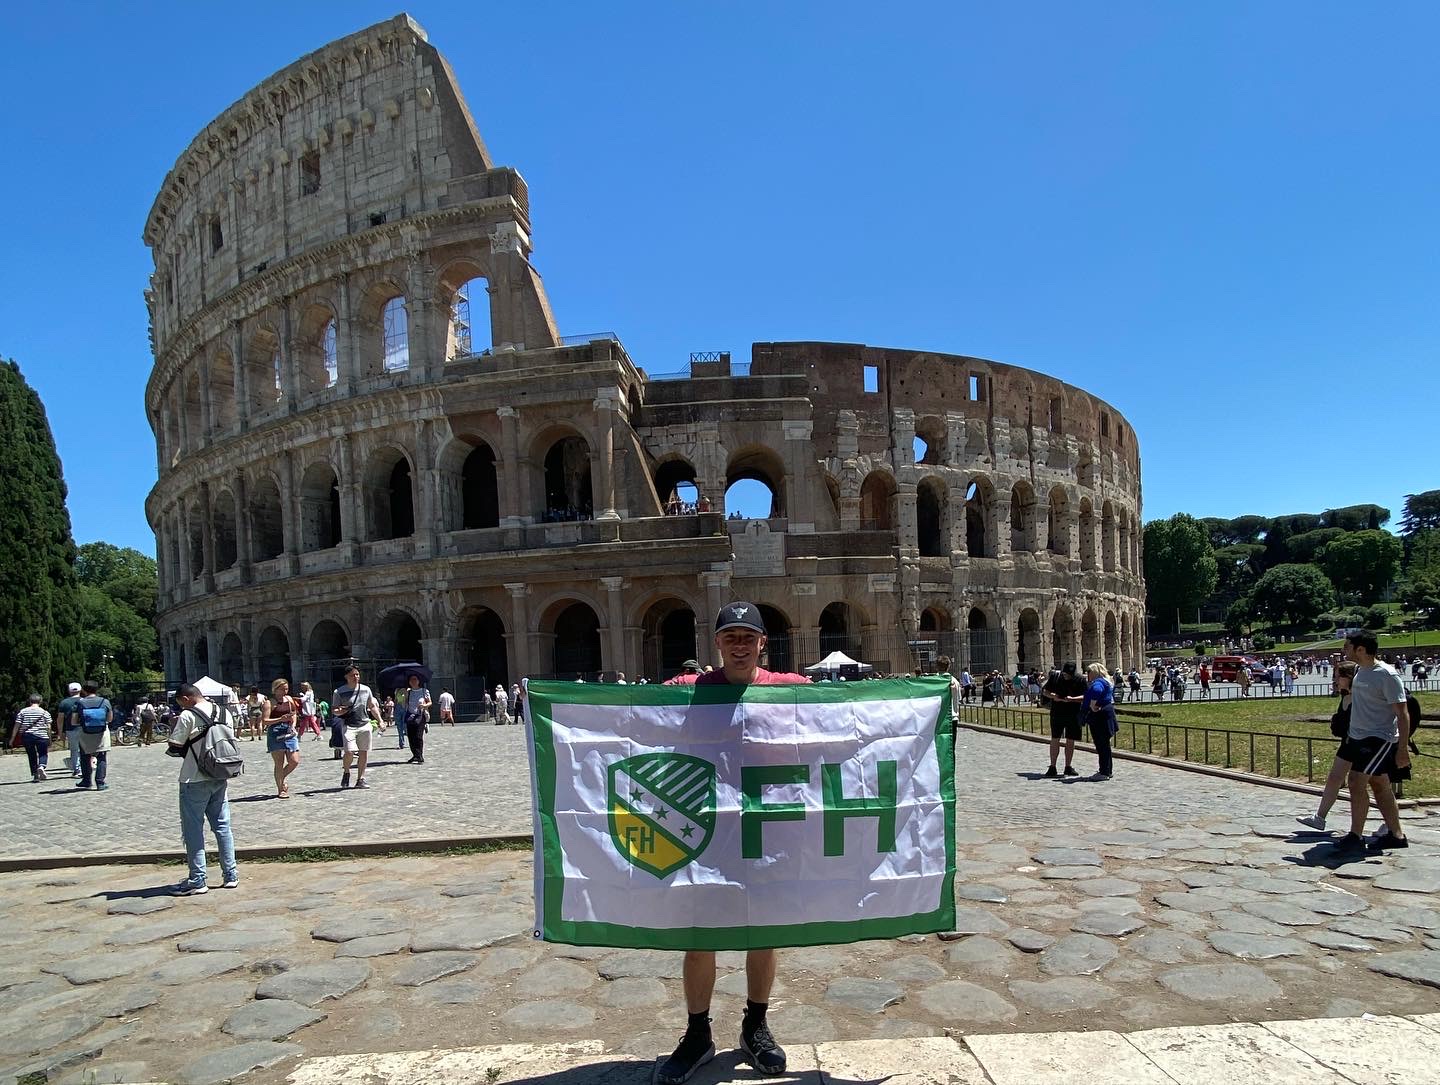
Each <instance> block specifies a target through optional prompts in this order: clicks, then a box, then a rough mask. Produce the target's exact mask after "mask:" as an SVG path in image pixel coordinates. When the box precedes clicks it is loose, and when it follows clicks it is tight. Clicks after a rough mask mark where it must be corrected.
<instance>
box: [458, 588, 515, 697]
mask: <svg viewBox="0 0 1440 1085" xmlns="http://www.w3.org/2000/svg"><path fill="white" fill-rule="evenodd" d="M460 649H461V654H460V658H461V660H462V661H463V662H464V666H465V673H466V675H467V676H468V677H470V678H475V679H479V681H480V687H481V688H482V689H487V690H491V689H494V688H495V687H496V686H497V685H502V686H504V687H505V688H506V689H509V688H510V660H509V656H508V655H507V653H506V650H505V623H504V622H502V621H501V620H500V615H498V614H496V613H495V612H494V611H493V610H491V609H490V608H489V607H481V608H480V609H478V610H476V611H474V612H473V613H471V614H469V615H468V616H467V617H466V618H465V619H464V620H463V621H462V622H461V624H460Z"/></svg>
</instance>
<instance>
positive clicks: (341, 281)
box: [335, 272, 360, 396]
mask: <svg viewBox="0 0 1440 1085" xmlns="http://www.w3.org/2000/svg"><path fill="white" fill-rule="evenodd" d="M335 284H336V287H337V288H338V289H337V293H338V294H339V295H340V320H339V322H338V325H337V327H336V329H335V384H336V386H337V389H338V390H339V392H340V394H341V395H342V396H350V395H353V394H354V393H355V385H356V383H357V382H358V381H359V378H360V357H359V353H360V352H359V348H358V344H357V340H356V336H355V299H354V291H353V290H352V289H351V287H350V276H349V274H348V273H344V272H342V273H341V274H339V275H337V276H335Z"/></svg>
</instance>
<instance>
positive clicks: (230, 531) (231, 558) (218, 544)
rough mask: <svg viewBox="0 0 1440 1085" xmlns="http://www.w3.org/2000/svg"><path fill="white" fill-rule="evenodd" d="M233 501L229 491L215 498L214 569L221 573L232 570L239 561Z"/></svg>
mask: <svg viewBox="0 0 1440 1085" xmlns="http://www.w3.org/2000/svg"><path fill="white" fill-rule="evenodd" d="M236 527H237V524H236V519H235V499H234V498H233V497H232V496H231V495H230V493H229V491H224V492H222V493H220V494H218V495H217V496H216V498H215V569H216V571H217V572H222V571H224V570H225V569H230V568H233V567H234V565H235V562H236V561H238V560H239V554H240V550H239V539H238V537H237V534H236Z"/></svg>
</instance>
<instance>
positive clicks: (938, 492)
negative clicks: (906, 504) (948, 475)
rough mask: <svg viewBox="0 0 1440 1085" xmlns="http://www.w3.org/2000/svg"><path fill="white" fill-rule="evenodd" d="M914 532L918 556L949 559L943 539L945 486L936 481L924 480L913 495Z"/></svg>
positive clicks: (948, 551) (948, 549) (947, 548)
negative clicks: (917, 543)
mask: <svg viewBox="0 0 1440 1085" xmlns="http://www.w3.org/2000/svg"><path fill="white" fill-rule="evenodd" d="M915 531H916V536H917V539H918V542H919V546H920V556H921V557H930V558H943V557H949V555H950V547H949V546H948V545H947V542H946V538H945V486H944V484H943V483H942V482H940V481H939V480H938V479H932V478H927V479H924V480H923V481H922V482H921V483H920V486H919V488H918V489H917V490H916V493H915Z"/></svg>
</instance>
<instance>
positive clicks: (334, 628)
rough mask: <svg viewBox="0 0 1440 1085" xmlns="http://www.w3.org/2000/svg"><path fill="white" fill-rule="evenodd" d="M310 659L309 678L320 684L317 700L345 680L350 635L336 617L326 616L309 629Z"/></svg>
mask: <svg viewBox="0 0 1440 1085" xmlns="http://www.w3.org/2000/svg"><path fill="white" fill-rule="evenodd" d="M305 643H306V645H307V649H306V653H305V655H306V658H307V659H308V661H309V672H310V674H309V680H310V681H311V682H312V683H315V684H316V685H317V689H316V691H315V692H316V699H317V700H320V699H322V698H325V697H326V695H327V694H329V693H330V691H331V690H333V689H338V688H339V687H340V685H341V683H342V682H344V681H345V668H346V667H347V666H349V664H350V658H351V655H352V652H351V650H350V634H349V633H347V632H346V631H345V627H344V626H343V625H341V624H340V623H339V622H338V621H336V620H334V619H333V618H324V619H322V620H320V621H318V622H316V623H315V624H314V625H313V626H312V627H311V629H310V635H309V637H307V638H306V641H305Z"/></svg>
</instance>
